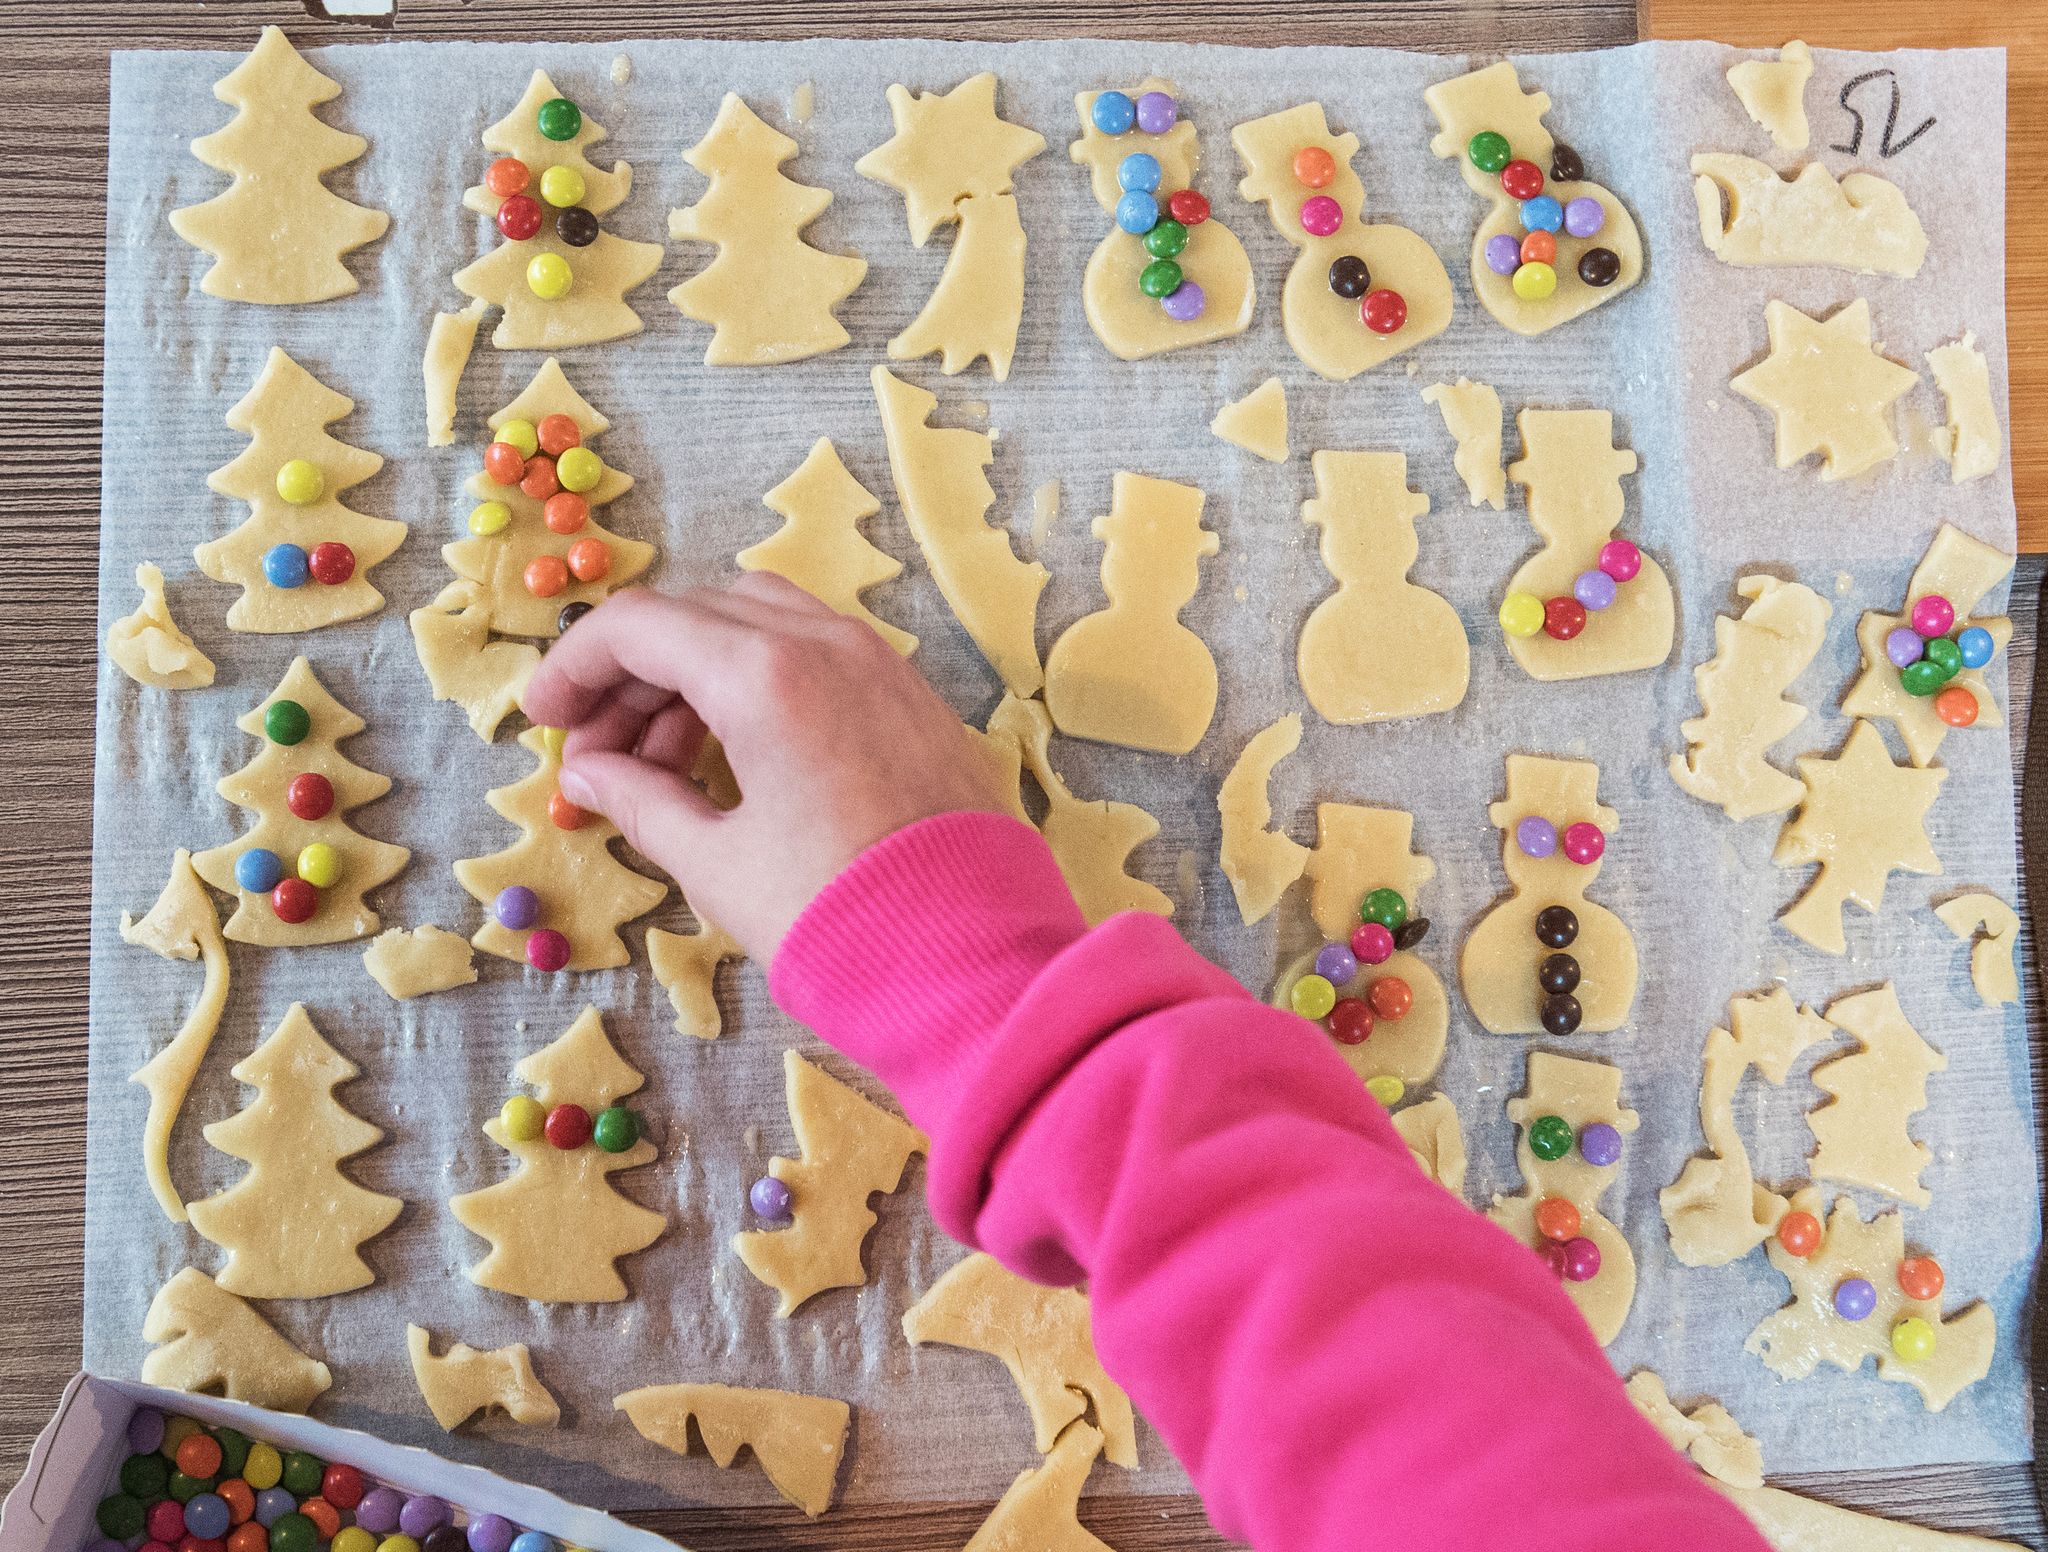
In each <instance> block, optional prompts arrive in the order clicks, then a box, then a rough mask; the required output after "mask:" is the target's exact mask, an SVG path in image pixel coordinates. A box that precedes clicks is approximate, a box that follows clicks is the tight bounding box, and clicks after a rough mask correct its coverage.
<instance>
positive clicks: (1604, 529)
mask: <svg viewBox="0 0 2048 1552" xmlns="http://www.w3.org/2000/svg"><path fill="white" fill-rule="evenodd" d="M1515 426H1516V429H1517V430H1519V431H1520V432H1521V434H1522V456H1521V457H1520V458H1517V459H1516V460H1515V461H1514V462H1513V463H1511V464H1509V465H1508V470H1507V477H1508V478H1509V479H1510V480H1512V481H1513V482H1514V483H1515V484H1517V485H1520V486H1522V487H1523V488H1524V489H1525V490H1526V491H1527V492H1528V495H1527V497H1526V500H1527V503H1528V510H1529V526H1530V527H1531V528H1533V529H1535V530H1536V536H1537V537H1538V538H1539V539H1541V540H1542V541H1543V548H1542V549H1540V550H1538V551H1537V552H1536V553H1535V554H1534V555H1532V556H1530V557H1529V558H1528V559H1527V560H1525V561H1524V562H1522V564H1521V565H1520V566H1519V567H1518V568H1517V569H1516V571H1515V574H1514V575H1513V576H1512V577H1510V578H1509V579H1508V585H1507V591H1508V592H1511V593H1529V594H1532V595H1534V596H1535V597H1537V598H1559V597H1564V598H1569V597H1570V596H1572V583H1573V580H1574V579H1575V578H1577V577H1578V576H1579V575H1580V573H1582V572H1586V571H1590V570H1592V569H1594V567H1595V566H1597V565H1598V563H1599V558H1600V550H1601V547H1602V546H1603V545H1605V544H1606V543H1607V541H1608V540H1609V539H1612V538H1614V537H1615V530H1616V529H1617V528H1618V527H1619V526H1620V524H1621V520H1622V516H1623V514H1624V512H1625V511H1626V510H1627V499H1626V498H1625V497H1624V496H1623V494H1622V489H1621V479H1622V476H1623V475H1626V474H1634V473H1635V472H1636V469H1637V460H1636V455H1635V453H1634V451H1633V450H1632V449H1629V448H1625V447H1616V446H1615V445H1614V416H1613V415H1612V414H1611V413H1610V412H1609V411H1607V410H1537V409H1525V410H1523V411H1522V412H1521V413H1520V414H1518V415H1517V416H1516V417H1515ZM1676 615H1677V611H1676V609H1675V608H1674V607H1673V605H1672V600H1671V582H1670V579H1669V578H1668V577H1666V576H1665V574H1664V568H1663V567H1662V566H1660V565H1658V564H1657V562H1656V561H1654V560H1652V559H1651V558H1650V557H1649V556H1648V555H1644V556H1643V557H1642V569H1641V570H1640V571H1638V572H1637V573H1636V575H1635V576H1634V578H1633V579H1631V580H1630V581H1627V582H1624V583H1622V584H1620V586H1619V587H1618V588H1617V589H1616V591H1615V595H1614V602H1613V603H1611V604H1609V605H1608V606H1607V607H1606V608H1605V609H1598V610H1591V611H1588V613H1587V615H1586V626H1585V629H1584V630H1582V631H1581V632H1580V633H1579V634H1578V635H1577V636H1575V637H1573V638H1572V639H1571V640H1570V641H1559V640H1558V639H1557V638H1556V637H1554V636H1552V635H1551V634H1550V633H1549V632H1548V631H1538V632H1537V633H1536V634H1535V635H1533V636H1509V637H1507V647H1508V651H1509V653H1510V654H1512V655H1513V657H1514V659H1515V661H1516V662H1518V663H1520V664H1521V665H1522V667H1523V669H1524V670H1525V671H1526V672H1527V673H1528V675H1529V677H1530V678H1531V679H1535V680H1539V681H1541V682H1544V683H1555V682H1557V681H1560V680H1565V679H1590V678H1593V677H1595V676H1597V675H1601V674H1625V673H1630V672H1632V671H1634V670H1636V669H1639V668H1655V667H1657V666H1658V665H1659V664H1661V663H1663V662H1664V660H1665V659H1666V658H1668V657H1670V656H1671V643H1672V640H1673V638H1674V636H1675V635H1676V632H1677V623H1676Z"/></svg>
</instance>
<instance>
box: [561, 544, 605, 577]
mask: <svg viewBox="0 0 2048 1552" xmlns="http://www.w3.org/2000/svg"><path fill="white" fill-rule="evenodd" d="M611 569H612V552H611V547H610V546H609V545H607V544H606V543H605V542H604V540H602V539H578V540H577V541H576V542H575V543H574V544H572V545H570V546H569V570H570V572H571V573H572V574H573V575H574V576H575V578H576V580H577V581H578V582H595V581H596V580H597V579H598V578H599V577H601V576H603V575H604V574H605V573H606V572H607V571H610V570H611Z"/></svg>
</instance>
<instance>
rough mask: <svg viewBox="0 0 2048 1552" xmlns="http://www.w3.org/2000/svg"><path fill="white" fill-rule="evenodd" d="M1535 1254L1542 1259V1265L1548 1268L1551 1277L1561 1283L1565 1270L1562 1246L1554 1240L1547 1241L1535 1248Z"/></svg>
mask: <svg viewBox="0 0 2048 1552" xmlns="http://www.w3.org/2000/svg"><path fill="white" fill-rule="evenodd" d="M1536 1254H1537V1255H1538V1256H1539V1257H1540V1258H1541V1259H1542V1261H1543V1264H1544V1265H1545V1266H1547V1267H1549V1268H1550V1271H1551V1275H1552V1276H1554V1277H1555V1278H1557V1279H1558V1281H1560V1282H1562V1281H1563V1280H1564V1268H1565V1254H1564V1246H1562V1245H1560V1244H1559V1243H1558V1242H1557V1241H1556V1240H1554V1239H1547V1240H1545V1241H1544V1242H1543V1243H1542V1244H1540V1245H1538V1246H1537V1247H1536Z"/></svg>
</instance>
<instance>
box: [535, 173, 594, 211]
mask: <svg viewBox="0 0 2048 1552" xmlns="http://www.w3.org/2000/svg"><path fill="white" fill-rule="evenodd" d="M583 193H584V189H583V174H582V173H580V172H578V171H577V170H576V169H575V168H573V167H567V166H564V167H550V168H549V169H548V170H547V171H546V172H544V173H542V174H541V175H540V197H541V198H542V199H544V200H546V201H547V202H548V203H549V204H550V205H553V206H554V207H555V208H556V209H557V210H561V209H564V208H566V207H568V206H570V205H580V204H582V203H583Z"/></svg>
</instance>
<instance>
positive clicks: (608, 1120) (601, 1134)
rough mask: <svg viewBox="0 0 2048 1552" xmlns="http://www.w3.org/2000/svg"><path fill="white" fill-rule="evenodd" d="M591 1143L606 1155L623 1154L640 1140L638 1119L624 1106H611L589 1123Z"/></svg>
mask: <svg viewBox="0 0 2048 1552" xmlns="http://www.w3.org/2000/svg"><path fill="white" fill-rule="evenodd" d="M590 1137H591V1141H593V1142H595V1143H596V1144H597V1145H598V1147H599V1148H601V1149H603V1150H604V1151H605V1152H606V1153H624V1152H625V1151H626V1150H627V1149H628V1148H630V1147H632V1146H633V1144H634V1143H636V1142H638V1141H639V1140H640V1118H639V1117H638V1116H637V1115H635V1114H633V1112H632V1111H630V1110H628V1109H627V1108H626V1107H625V1106H624V1105H611V1106H608V1107H607V1108H606V1109H604V1110H602V1111H600V1112H598V1117H597V1119H596V1120H595V1121H593V1122H591V1123H590Z"/></svg>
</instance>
